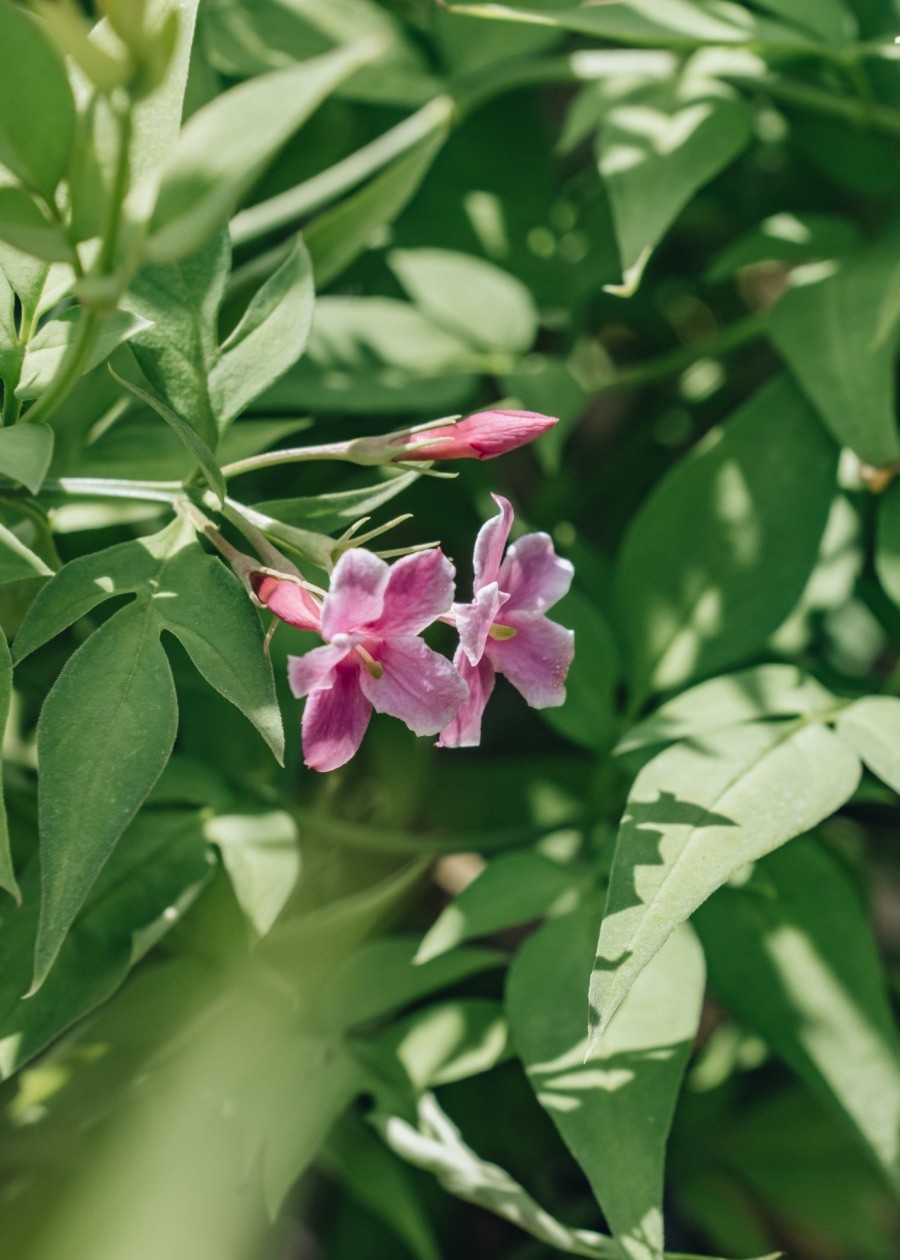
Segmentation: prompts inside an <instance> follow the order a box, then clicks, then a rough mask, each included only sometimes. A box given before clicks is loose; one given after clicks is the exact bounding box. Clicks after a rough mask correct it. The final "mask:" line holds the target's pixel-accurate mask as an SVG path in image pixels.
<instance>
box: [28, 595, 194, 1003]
mask: <svg viewBox="0 0 900 1260" xmlns="http://www.w3.org/2000/svg"><path fill="white" fill-rule="evenodd" d="M177 725H178V703H177V699H176V696H175V686H174V683H173V681H172V672H171V670H170V669H169V663H168V661H167V659H166V654H165V652H164V651H163V650H162V647H161V646H160V643H159V638H158V626H157V622H156V618H155V616H154V613H153V607H152V605H151V604H150V603H149V602H148V601H146V600H139V601H135V602H134V603H131V604H129V605H127V607H125V608H123V609H121V611H119V612H117V613H116V614H115V616H113V617H111V618H110V620H109V621H107V622H105V623H104V625H102V626H101V627H100V629H99V630H97V631H95V633H94V634H92V635H91V637H90V638H89V639H88V640H87V642H86V643H84V644H83V645H82V646H81V647H80V648H79V649H78V651H77V652H75V653H74V655H73V656H72V657H71V658H70V659H69V661H68V662H67V664H66V666H65V668H64V669H63V671H62V673H61V674H60V676H59V678H58V679H57V680H56V683H55V684H54V686H53V689H52V690H51V692H50V694H49V696H48V697H47V699H46V701H45V703H44V707H43V709H42V710H41V716H40V720H39V722H38V760H39V764H40V779H39V814H40V832H41V918H40V925H39V928H38V936H37V942H36V945H35V955H34V982H33V989H34V990H36V989H38V988H39V987H40V985H41V984H42V982H43V981H44V979H45V978H46V976H47V973H48V972H49V970H50V968H51V966H52V965H53V961H54V959H55V958H56V956H57V954H58V953H59V949H60V946H61V945H62V943H63V940H64V939H65V936H66V933H67V932H68V930H69V928H70V927H71V925H72V921H73V920H74V918H75V916H76V914H77V913H78V911H79V910H80V909H81V906H82V905H83V903H84V900H85V897H86V896H87V894H88V892H89V891H90V888H91V885H92V884H93V883H94V881H95V880H96V878H97V876H98V875H99V874H100V871H101V870H102V868H103V864H104V863H105V862H106V860H107V858H108V857H109V855H110V853H111V852H112V851H113V848H114V847H115V845H116V842H117V841H118V839H119V837H120V836H121V834H122V832H123V831H124V830H125V828H126V827H127V826H128V824H129V823H130V822H131V820H132V818H133V817H134V815H135V814H136V812H137V810H138V809H139V807H140V805H141V803H142V802H143V800H144V799H145V797H146V796H147V793H148V792H149V791H150V789H151V788H152V787H153V784H154V783H155V782H156V780H157V779H158V778H159V776H160V774H161V773H162V769H163V767H164V766H165V764H166V762H167V761H168V759H169V754H170V753H171V751H172V745H173V744H174V742H175V732H176V728H177Z"/></svg>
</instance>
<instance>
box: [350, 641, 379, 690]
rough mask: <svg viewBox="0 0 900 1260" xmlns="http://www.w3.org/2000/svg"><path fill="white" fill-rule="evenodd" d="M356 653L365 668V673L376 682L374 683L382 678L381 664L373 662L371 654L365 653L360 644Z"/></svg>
mask: <svg viewBox="0 0 900 1260" xmlns="http://www.w3.org/2000/svg"><path fill="white" fill-rule="evenodd" d="M356 653H357V655H358V656H359V657H361V659H362V663H363V665H364V666H365V670H366V673H367V674H370V675H371V677H372V678H374V679H375V680H376V682H377V681H378V679H379V678H383V677H384V666H383V665H382V664H381V662H380V661H376V660H375V658H374V656H372V654H371V652H367V651H366V649H365V648H364V647H362V646H361V645H360V644H357V646H356Z"/></svg>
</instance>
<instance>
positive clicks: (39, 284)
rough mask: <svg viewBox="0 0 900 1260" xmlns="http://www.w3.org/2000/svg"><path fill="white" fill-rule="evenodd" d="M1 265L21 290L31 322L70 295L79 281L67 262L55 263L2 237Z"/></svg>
mask: <svg viewBox="0 0 900 1260" xmlns="http://www.w3.org/2000/svg"><path fill="white" fill-rule="evenodd" d="M0 268H2V270H3V272H4V274H5V275H6V278H7V279H8V280H9V282H10V284H11V285H12V287H13V288H14V289H15V291H16V293H17V294H18V297H19V301H20V302H21V303H22V315H23V318H24V319H25V320H27V321H28V322H29V323H33V322H34V320H35V319H36V318H37V316H38V315H40V314H42V313H43V312H44V311H46V310H49V308H50V307H51V306H53V305H54V303H56V302H58V301H60V299H61V298H64V297H67V296H68V294H69V292H70V290H71V288H72V285H73V283H74V281H75V273H74V272H73V270H72V268H71V267H70V266H67V265H66V264H65V263H55V264H52V265H51V264H49V263H46V262H44V261H43V260H42V259H39V258H33V257H31V255H30V254H23V253H22V251H21V250H18V249H14V248H13V246H11V245H7V244H6V243H5V242H4V241H0Z"/></svg>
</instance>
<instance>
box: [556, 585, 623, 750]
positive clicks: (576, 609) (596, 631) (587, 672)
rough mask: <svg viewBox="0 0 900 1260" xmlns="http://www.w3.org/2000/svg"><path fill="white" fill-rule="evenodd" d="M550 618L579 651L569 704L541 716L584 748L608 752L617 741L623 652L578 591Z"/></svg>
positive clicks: (571, 674) (569, 680) (570, 676)
mask: <svg viewBox="0 0 900 1260" xmlns="http://www.w3.org/2000/svg"><path fill="white" fill-rule="evenodd" d="M551 617H552V619H553V620H554V621H558V622H559V623H560V624H561V625H563V626H568V628H569V629H570V630H573V631H574V632H575V642H576V644H577V650H576V652H575V658H574V660H573V661H572V665H571V667H570V669H569V673H568V675H567V677H566V700H565V704H563V705H562V706H561V707H560V708H558V709H544V710H543V711H542V713H541V717H542V718H543V719H544V721H545V722H546V723H547V725H548V726H551V727H552V728H553V729H554V730H555V731H558V732H559V733H560V735H564V736H565V737H566V738H567V739H571V740H572V741H573V743H576V744H580V745H581V746H582V747H583V748H591V749H595V750H598V751H601V752H602V751H606V750H608V749H609V747H610V746H611V744H612V742H613V740H614V738H615V721H616V685H617V683H618V681H619V676H620V675H619V650H618V647H617V645H616V641H615V638H614V637H613V633H612V630H611V629H610V627H609V624H608V622H607V621H606V618H605V617H604V616H603V615H602V614H601V612H600V611H599V609H598V608H597V607H596V606H595V605H594V604H593V603H592V602H591V601H590V600H589V599H587V597H586V596H585V595H583V594H582V592H581V591H580V590H578V589H575V590H571V591H569V593H568V595H566V596H565V597H564V598H563V599H561V600H560V602H559V603H558V604H556V605H554V607H553V609H552V611H551Z"/></svg>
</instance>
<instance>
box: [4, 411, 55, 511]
mask: <svg viewBox="0 0 900 1260" xmlns="http://www.w3.org/2000/svg"><path fill="white" fill-rule="evenodd" d="M53 439H54V434H53V430H52V429H51V428H49V427H48V426H47V425H46V424H20V425H17V426H16V427H15V428H13V429H0V473H3V475H4V476H5V477H11V478H12V480H13V481H20V482H21V483H22V485H23V486H26V487H27V488H28V489H29V490H30V491H31V493H32V494H37V492H38V491H39V490H40V488H41V485H42V483H43V480H44V478H45V477H46V475H47V469H48V468H49V467H50V460H51V459H52V458H53Z"/></svg>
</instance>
